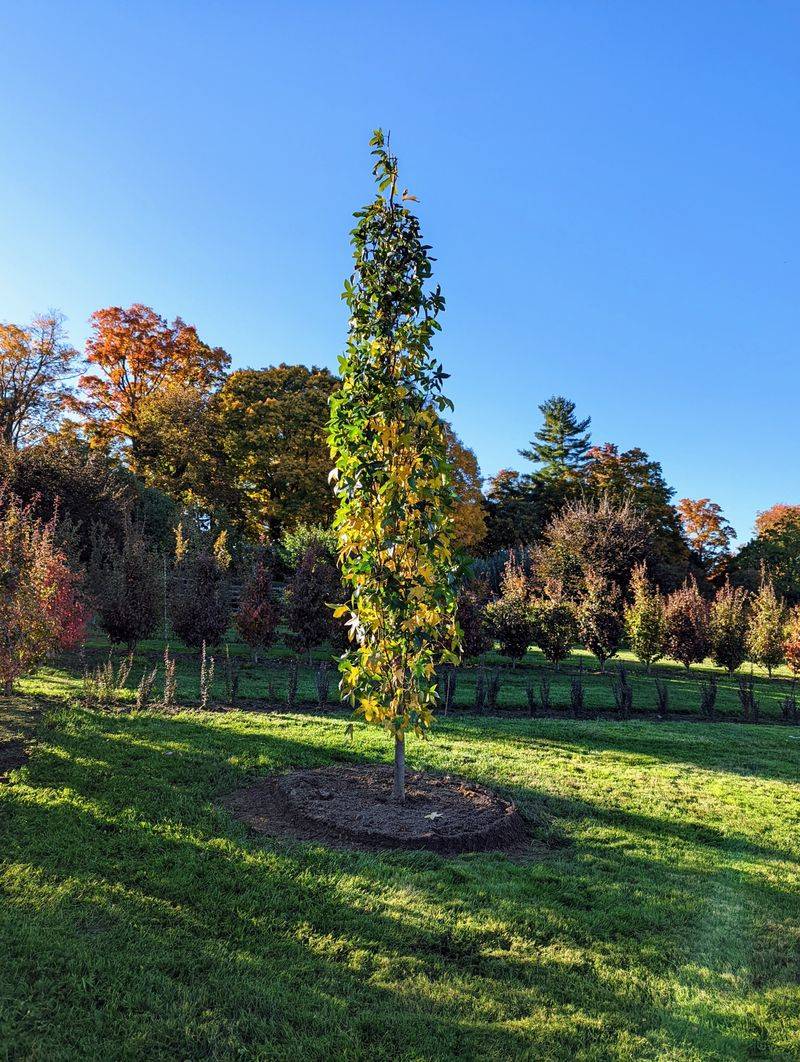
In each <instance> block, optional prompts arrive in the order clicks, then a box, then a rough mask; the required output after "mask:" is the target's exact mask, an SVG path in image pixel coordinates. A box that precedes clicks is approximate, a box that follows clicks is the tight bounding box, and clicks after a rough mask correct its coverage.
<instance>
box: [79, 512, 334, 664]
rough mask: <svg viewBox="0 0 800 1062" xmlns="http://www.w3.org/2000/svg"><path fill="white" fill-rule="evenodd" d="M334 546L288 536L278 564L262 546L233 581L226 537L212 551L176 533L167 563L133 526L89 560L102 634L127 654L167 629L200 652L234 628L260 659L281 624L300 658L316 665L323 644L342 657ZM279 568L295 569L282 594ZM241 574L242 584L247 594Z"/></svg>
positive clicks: (314, 533)
mask: <svg viewBox="0 0 800 1062" xmlns="http://www.w3.org/2000/svg"><path fill="white" fill-rule="evenodd" d="M329 537H330V536H329V535H326V533H325V532H320V531H318V530H317V529H314V528H307V527H300V528H299V529H298V530H297V531H296V532H294V533H293V534H291V535H287V536H285V538H284V541H283V545H282V550H281V556H280V558H277V557H276V555H275V551H274V550H271V549H269V548H267V547H263V546H262V547H259V548H257V549H255V550H254V551H253V553H252V555H251V557H250V558H249V561H248V562H247V563H246V564H245V565H244V570H243V571H242V572H238V573H233V572H232V571H231V559H230V556H229V554H228V552H227V549H226V543H225V538H224V535H223V536H220V537H219V538H217V539H216V541H213V542H212V541H210V540H209V539H208V538H207V537H204V536H203V535H194V536H186V535H185V534H184V532H183V531H182V529H181V528H180V527H179V528H178V534H177V543H176V551H175V557H174V560H173V561H172V562H171V563H170V564H167V563H166V562H165V560H164V558H163V557H160V556H159V555H158V554H157V553H156V552H155V551H154V550H153V549H152V548H151V547H149V546H148V543H147V540H146V538H145V536H144V534H143V533H142V530H141V528H139V527H137V526H136V525H135V524H134V523H129V524H128V525H127V526H126V528H125V534H124V538H123V541H122V544H121V545H117V544H116V543H114V542H113V541H112V540H110V539H108V538H99V539H98V540H97V541H96V543H95V547H94V549H93V552H92V558H91V561H90V565H89V575H90V584H91V586H92V599H93V602H94V605H95V608H96V618H97V623H98V626H99V627H100V629H101V630H102V631H103V632H104V633H105V634H106V635H107V636H108V638H109V640H110V641H111V642H112V644H120V645H125V646H127V647H128V648H129V649H132V648H133V647H134V646H135V645H136V644H137V642H139V641H141V640H142V639H144V638H148V637H151V636H152V635H154V634H155V633H156V632H157V631H158V629H159V627H161V628H162V629H163V631H164V633H165V634H166V633H167V632H168V631H170V630H171V631H172V632H173V633H174V634H175V635H176V636H177V637H178V638H179V639H180V640H181V641H182V642H184V644H185V645H187V646H189V647H190V648H192V649H197V650H201V649H202V647H203V646H204V645H206V646H209V647H212V646H216V645H219V643H220V642H221V641H222V640H223V638H224V636H225V634H226V632H227V631H228V630H229V629H230V628H231V626H233V627H234V628H235V630H236V631H237V633H238V635H239V637H240V638H241V639H242V641H243V642H244V643H245V644H246V645H248V646H249V647H250V649H251V651H252V653H253V657H254V659H255V660H257V659H258V655H259V654H260V653H262V652H264V651H265V650H267V649H268V648H269V647H270V646H271V645H273V644H274V642H275V640H276V638H277V636H278V630H279V627H280V626H281V624H283V625H284V626H285V628H286V631H285V633H284V637H285V640H286V643H287V645H288V646H289V647H290V648H291V649H293V650H295V651H296V652H298V653H303V654H305V655H307V656H308V657H309V658H310V654H311V652H312V650H313V649H314V648H316V647H317V646H319V645H322V644H323V643H330V644H332V645H333V646H334V648H336V649H339V651H341V647H343V639H342V626H341V624H339V623H336V622H335V621H334V619H333V612H332V609H331V608H330V607H329V604H330V603H337V602H340V601H341V600H342V589H341V583H340V580H339V574H338V571H337V568H336V566H335V564H334V562H333V558H332V555H331V552H330V543H329ZM279 562H280V563H281V564H283V565H285V566H287V567H288V578H287V579H286V582H285V584H284V586H283V593H282V594H279V593H278V592H277V589H276V586H275V580H274V568H275V567H276V565H277V564H278V563H279ZM234 574H236V575H240V576H243V581H242V583H241V584H240V586H237V580H236V579H235V578H234ZM237 590H238V593H237Z"/></svg>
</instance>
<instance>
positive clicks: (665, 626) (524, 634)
mask: <svg viewBox="0 0 800 1062" xmlns="http://www.w3.org/2000/svg"><path fill="white" fill-rule="evenodd" d="M458 618H459V623H460V625H461V628H462V631H463V648H464V653H465V655H466V656H470V657H475V656H479V655H480V654H482V653H484V652H486V651H487V650H488V649H490V648H491V646H492V644H493V643H495V642H496V643H498V644H499V647H500V651H501V653H503V654H504V655H506V656H508V657H510V658H511V660H512V662H514V661H516V660H519V659H520V658H521V657H523V656H524V655H525V653H526V652H527V651H528V648H529V647H530V646H531V645H535V646H537V647H538V648H539V649H540V650H541V651H542V653H543V654H544V656H545V658H546V659H547V660H548V662H549V663H551V664H552V665H553V666H555V667H556V668H557V667H558V666H559V665H560V663H561V662H562V661H563V660H564V659H566V657H568V656H569V654H570V652H571V650H572V648H573V647H574V646H575V645H582V646H584V647H585V648H586V649H588V650H589V652H591V653H593V654H594V656H596V657H597V659H598V661H599V663H600V670H601V671H603V670H604V669H605V666H606V662H607V661H608V660H610V659H612V658H613V657H614V656H616V654H617V653H618V651H619V650H620V649H621V648H622V647H623V646H624V645H627V646H628V647H629V648H630V650H631V651H632V652H633V653H634V655H635V656H636V657H637V658H638V659H639V660H640V661H641V663H642V664H643V665H644V666H645V668H646V670H647V671H648V672H649V671H650V669H651V667H652V665H653V664H654V663H655V662H656V661H657V660H660V659H662V658H663V657H669V658H671V659H673V660H676V661H678V662H680V663H681V664H683V665H684V666H685V667H686V668H689V667H690V666H691V665H692V664H698V663H702V661H704V660H706V659H708V658H711V659H712V660H713V661H714V663H715V664H716V665H717V666H718V667H722V668H724V669H725V670H726V671H727V672H728V673H729V674H731V675H732V674H733V673H734V672H735V671H736V670H737V668H739V667H740V666H741V665H742V664H743V663H744V662H745V660H749V661H751V662H752V663H754V664H759V665H761V666H762V667H764V668H765V669H766V670H767V672H768V674H770V675H771V674H772V672H773V670H774V669H775V668H776V667H778V666H779V665H780V664H782V663H786V664H787V665H788V667H789V668H790V669H791V670H792V672H793V673H794V674H795V675H796V674H798V673H800V607H796V608H794V609H793V610H789V609H787V607H786V605H785V603H784V602H783V600H782V599H781V598H780V597H779V596H778V595H777V594H776V592H775V588H774V586H773V584H772V582H771V581H770V580H769V579H768V578H767V577H766V576H764V578H763V579H762V584H761V587H760V589H759V590H758V591H757V592H756V593H749V592H748V591H746V590H745V589H743V588H742V587H734V586H731V585H730V584H729V583H725V585H723V586H722V587H720V588H718V589H717V591H716V593H715V595H714V596H713V597H712V598H710V599H709V598H707V597H704V596H703V595H702V594H701V592H700V590H699V589H698V586H697V584H696V582H694V581H693V580H688V581H687V582H686V583H685V584H684V585H683V586H682V587H680V588H679V589H677V590H674V591H673V592H672V593H669V594H665V593H663V592H662V591H661V590H660V589H659V588H658V587H657V586H656V585H655V583H654V582H653V581H651V580H650V579H649V577H648V573H647V567H646V565H645V564H644V563H642V564H638V565H637V566H636V567H635V568H634V569H633V572H632V576H631V580H630V588H629V592H628V594H627V595H626V597H623V594H622V592H621V591H620V589H619V587H618V586H617V585H616V584H615V583H613V582H610V581H607V580H605V579H603V578H602V577H600V576H597V575H592V574H591V573H590V574H589V575H588V576H587V577H586V579H585V580H584V582H583V585H582V589H581V591H580V592H579V593H577V594H574V595H568V594H567V593H566V592H565V590H564V585H563V583H560V582H555V583H551V584H549V585H547V584H545V586H544V587H543V588H541V589H539V590H538V592H537V589H536V587H535V583H534V581H533V580H532V578H531V577H530V575H528V574H527V573H526V571H525V569H524V567H523V565H522V564H521V563H520V562H519V561H518V560H517V559H516V558H515V557H514V556H511V557H510V558H509V559H508V561H507V563H506V566H505V568H504V570H503V574H502V578H501V585H500V593H499V595H498V596H497V597H494V598H493V597H492V595H491V594H490V592H489V589H488V587H487V585H486V584H485V583H484V582H481V581H477V582H475V583H472V584H467V585H465V586H464V587H462V590H461V593H460V596H459V608H458Z"/></svg>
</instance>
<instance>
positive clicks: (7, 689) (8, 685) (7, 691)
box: [3, 679, 14, 697]
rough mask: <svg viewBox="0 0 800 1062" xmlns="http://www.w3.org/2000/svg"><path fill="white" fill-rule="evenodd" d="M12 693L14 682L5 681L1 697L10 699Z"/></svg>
mask: <svg viewBox="0 0 800 1062" xmlns="http://www.w3.org/2000/svg"><path fill="white" fill-rule="evenodd" d="M13 692H14V680H13V679H6V680H5V682H4V683H3V696H4V697H10V696H11V694H12V693H13Z"/></svg>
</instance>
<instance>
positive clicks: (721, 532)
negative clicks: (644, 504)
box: [676, 498, 736, 575]
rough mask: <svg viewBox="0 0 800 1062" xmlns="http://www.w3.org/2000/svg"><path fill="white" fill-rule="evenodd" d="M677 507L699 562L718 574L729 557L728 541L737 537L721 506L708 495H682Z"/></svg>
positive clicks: (690, 544)
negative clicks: (695, 496) (702, 496)
mask: <svg viewBox="0 0 800 1062" xmlns="http://www.w3.org/2000/svg"><path fill="white" fill-rule="evenodd" d="M676 509H677V511H678V516H679V517H680V519H681V524H682V526H683V534H684V536H685V538H686V540H687V542H688V543H689V546H690V547H691V548H692V549H693V550H694V552H695V554H696V556H697V559H698V561H699V563H700V564H701V566H702V567H703V568H704V569H705V570H706V571H707V572H709V573H710V574H711V575H714V574H717V573H718V572H719V571H720V570H721V569H722V567H723V566H724V565H725V564H726V563H727V561H728V560H729V559H730V548H731V542H732V541H733V539H735V538H736V532H735V531H734V529H733V528H732V527H731V525H730V524H729V523H728V521H727V520H726V519H725V516H724V514H723V512H722V509H721V507H720V506H719V505H717V503H716V502H712V501H711V499H710V498H698V499H697V500H696V501H693V500H692V499H691V498H681V500H680V501H679V502H678V504H677V506H676Z"/></svg>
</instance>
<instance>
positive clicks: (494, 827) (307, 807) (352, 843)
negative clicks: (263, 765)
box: [223, 764, 528, 855]
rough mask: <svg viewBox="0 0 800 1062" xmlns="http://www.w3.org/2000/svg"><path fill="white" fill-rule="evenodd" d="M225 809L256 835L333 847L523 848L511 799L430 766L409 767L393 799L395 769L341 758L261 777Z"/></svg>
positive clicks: (523, 832)
mask: <svg viewBox="0 0 800 1062" xmlns="http://www.w3.org/2000/svg"><path fill="white" fill-rule="evenodd" d="M223 803H224V805H225V807H227V808H228V810H229V811H230V812H231V813H232V814H233V815H234V816H235V817H236V818H238V819H240V820H241V821H243V822H246V823H247V825H248V826H249V827H250V828H251V829H252V830H254V831H256V832H257V833H266V834H270V835H271V836H274V837H291V838H294V839H296V840H303V841H321V842H323V843H325V844H329V845H331V846H333V847H345V848H360V849H365V850H367V851H380V850H386V849H426V850H428V851H431V852H439V853H441V854H443V855H455V854H457V853H459V852H487V851H511V850H514V851H515V852H520V850H521V849H523V848H524V847H526V846H527V843H528V830H527V827H526V824H525V821H524V819H523V818H522V816H521V815H520V813H519V811H518V810H517V808H516V806H515V804H514V803H513V801H511V800H506V799H505V798H504V797H501V796H499V795H498V794H497V793H494V792H492V790H491V789H487V788H486V787H485V786H482V785H478V784H477V783H475V782H470V781H466V780H464V779H462V778H456V777H453V776H452V775H446V774H444V775H443V774H434V773H432V772H426V771H419V772H410V773H409V774H408V776H407V779H406V800H405V803H403V804H398V803H396V802H395V801H393V800H392V769H391V768H390V767H386V766H382V765H375V764H366V765H358V766H350V765H343V764H336V765H333V766H330V767H320V768H316V769H313V770H295V771H289V772H288V773H287V774H280V775H271V776H269V777H267V778H261V779H259V780H258V781H257V782H256V783H255V784H254V785H251V786H247V787H246V788H244V789H239V790H237V791H236V792H234V793H231V794H230V795H229V796H228V797H226V798H225V800H224V801H223Z"/></svg>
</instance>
